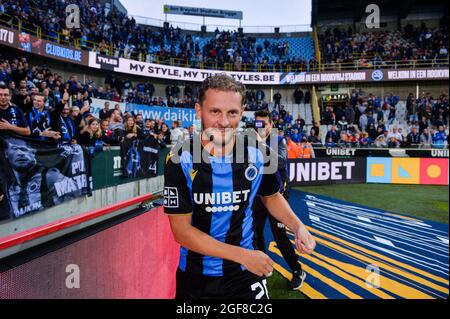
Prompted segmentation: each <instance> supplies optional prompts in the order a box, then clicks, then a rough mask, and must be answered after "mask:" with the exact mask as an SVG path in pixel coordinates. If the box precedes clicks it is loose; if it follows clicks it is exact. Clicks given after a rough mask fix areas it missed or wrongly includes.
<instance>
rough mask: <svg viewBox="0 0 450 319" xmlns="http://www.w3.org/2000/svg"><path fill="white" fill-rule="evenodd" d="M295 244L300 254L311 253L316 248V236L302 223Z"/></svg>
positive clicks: (296, 234)
mask: <svg viewBox="0 0 450 319" xmlns="http://www.w3.org/2000/svg"><path fill="white" fill-rule="evenodd" d="M295 246H296V248H297V250H298V251H299V253H300V254H308V255H310V254H311V253H312V252H313V250H314V248H316V241H315V239H314V237H313V236H312V235H311V234H310V233H309V231H308V229H306V227H305V225H303V224H301V225H300V227H299V228H298V229H297V231H296V233H295Z"/></svg>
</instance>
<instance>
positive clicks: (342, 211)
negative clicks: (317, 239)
mask: <svg viewBox="0 0 450 319" xmlns="http://www.w3.org/2000/svg"><path fill="white" fill-rule="evenodd" d="M318 207H320V208H323V209H331V208H330V207H329V205H326V206H325V207H322V205H319V206H316V208H318ZM332 208H333V209H334V210H333V211H334V212H335V213H336V214H339V215H342V216H346V217H348V216H349V213H351V211H348V210H345V209H343V208H340V207H332ZM355 215H357V214H355ZM369 218H371V220H372V222H373V223H374V220H375V221H379V219H378V218H376V216H372V215H369ZM384 222H385V223H386V224H390V225H393V226H392V229H395V230H396V231H400V230H404V231H407V230H406V229H410V230H411V232H412V233H414V234H415V236H418V235H419V234H417V232H421V233H425V234H427V235H430V236H431V237H433V238H435V236H437V235H438V234H435V233H434V232H429V231H427V230H429V229H427V230H422V229H418V228H416V227H410V226H409V225H408V226H406V225H405V226H403V227H399V226H400V225H399V222H402V221H399V220H395V221H393V222H391V221H386V220H385V221H384ZM374 224H379V225H381V226H383V227H390V226H388V225H386V224H384V223H374ZM402 228H403V229H402ZM434 230H435V231H437V232H440V233H444V232H443V231H439V230H436V229H434ZM444 234H445V235H447V236H448V233H444Z"/></svg>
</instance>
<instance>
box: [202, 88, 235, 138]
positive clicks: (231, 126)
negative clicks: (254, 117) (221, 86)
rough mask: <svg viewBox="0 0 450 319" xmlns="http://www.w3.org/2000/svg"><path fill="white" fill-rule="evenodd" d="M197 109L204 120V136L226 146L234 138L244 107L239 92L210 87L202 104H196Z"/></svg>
mask: <svg viewBox="0 0 450 319" xmlns="http://www.w3.org/2000/svg"><path fill="white" fill-rule="evenodd" d="M195 111H196V113H197V117H198V118H199V119H200V120H201V122H202V130H203V138H205V139H208V140H212V142H213V143H214V144H215V145H218V146H225V145H227V144H228V143H230V142H231V141H232V140H233V136H234V133H235V130H236V128H237V127H238V125H239V121H240V120H241V117H242V113H243V112H244V107H243V105H242V97H241V95H240V94H239V93H238V92H224V91H218V90H212V89H210V90H208V91H206V93H205V99H204V101H203V103H202V105H200V104H198V103H197V104H196V105H195Z"/></svg>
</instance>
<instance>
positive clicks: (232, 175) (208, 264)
mask: <svg viewBox="0 0 450 319" xmlns="http://www.w3.org/2000/svg"><path fill="white" fill-rule="evenodd" d="M240 139H242V141H244V140H245V142H244V145H245V146H244V147H243V148H242V151H243V152H242V151H241V152H237V151H236V149H240V148H239V147H236V145H238V142H239V141H241V140H240ZM237 141H238V142H236V144H235V148H234V150H233V153H232V154H230V155H229V156H226V157H214V156H210V155H209V154H206V155H205V156H203V157H202V160H201V161H196V160H194V157H193V154H194V153H193V149H194V148H195V147H194V146H193V144H195V143H194V142H193V141H187V142H186V143H188V145H189V147H186V146H187V145H186V143H185V145H184V146H185V147H183V148H181V149H179V150H174V151H173V152H171V153H169V155H168V157H167V159H166V166H165V172H164V178H165V180H164V211H165V213H167V214H190V213H192V225H193V226H194V227H196V228H198V229H199V230H201V231H203V232H204V233H206V234H209V235H210V236H212V237H213V238H215V239H216V240H218V241H221V242H224V243H227V244H231V245H235V246H240V247H243V248H246V249H255V247H256V238H255V233H254V228H253V227H254V225H253V211H252V204H253V201H254V199H255V197H256V196H257V195H261V196H270V195H273V194H275V193H277V192H278V191H279V184H278V182H277V178H276V176H275V173H273V174H264V172H267V165H265V164H264V163H267V159H266V157H267V154H268V153H269V152H267V151H266V149H265V148H264V147H259V146H258V147H255V146H253V147H252V146H249V144H248V143H247V138H246V137H245V138H244V137H242V136H239V135H238V136H237ZM199 144H200V143H199ZM239 145H242V144H239ZM253 145H255V144H253ZM186 148H187V149H188V150H183V149H186ZM200 148H201V150H200V152H204V153H205V152H206V151H205V150H204V149H203V148H202V147H200ZM264 153H266V154H264ZM175 155H177V156H175ZM174 158H176V160H174ZM272 160H275V161H276V160H277V159H276V157H272ZM179 268H180V269H181V270H182V271H186V272H190V273H193V274H201V275H206V276H228V275H232V274H234V273H236V271H243V270H245V269H244V267H243V266H241V265H239V264H237V263H235V262H232V261H229V260H223V259H220V258H215V257H211V256H203V255H201V254H198V253H196V252H193V251H189V250H188V249H186V248H184V247H181V251H180V263H179Z"/></svg>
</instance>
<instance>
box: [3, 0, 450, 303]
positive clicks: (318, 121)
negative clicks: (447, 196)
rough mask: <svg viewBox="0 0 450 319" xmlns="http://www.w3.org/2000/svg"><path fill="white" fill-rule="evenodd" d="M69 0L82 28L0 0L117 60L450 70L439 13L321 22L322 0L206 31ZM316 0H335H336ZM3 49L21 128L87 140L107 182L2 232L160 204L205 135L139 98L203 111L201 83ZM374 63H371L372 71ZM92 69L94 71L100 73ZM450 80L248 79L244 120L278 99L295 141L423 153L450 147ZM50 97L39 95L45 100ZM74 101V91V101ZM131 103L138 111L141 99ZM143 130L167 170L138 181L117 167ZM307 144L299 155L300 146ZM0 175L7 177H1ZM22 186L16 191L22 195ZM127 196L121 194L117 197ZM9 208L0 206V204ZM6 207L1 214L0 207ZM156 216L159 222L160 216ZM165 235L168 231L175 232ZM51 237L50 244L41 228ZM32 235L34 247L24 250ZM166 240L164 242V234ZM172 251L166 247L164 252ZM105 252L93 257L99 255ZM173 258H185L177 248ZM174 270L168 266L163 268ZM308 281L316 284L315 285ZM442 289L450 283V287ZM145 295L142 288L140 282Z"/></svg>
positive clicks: (64, 40) (54, 37) (54, 8)
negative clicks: (253, 23) (302, 20)
mask: <svg viewBox="0 0 450 319" xmlns="http://www.w3.org/2000/svg"><path fill="white" fill-rule="evenodd" d="M70 2H73V3H75V4H77V5H79V7H80V8H81V12H82V15H81V17H82V21H81V25H82V26H83V27H82V28H79V29H73V30H70V29H65V28H64V23H63V18H62V17H64V16H65V13H64V9H65V2H64V1H54V0H43V1H37V0H20V1H13V0H0V25H4V26H7V27H9V28H12V29H16V30H17V29H19V30H21V31H25V32H27V33H29V34H31V35H34V36H37V37H40V38H42V39H46V40H49V41H52V42H55V43H58V44H60V45H65V46H69V47H72V48H77V49H82V50H86V51H84V52H86V53H87V51H91V52H96V53H100V54H102V55H107V56H111V57H114V58H118V57H124V58H127V59H132V60H138V61H141V62H151V63H157V64H164V65H172V66H178V67H192V68H199V69H206V70H226V71H243V72H244V71H252V72H280V73H281V72H283V74H282V76H284V75H286V74H285V73H287V72H296V74H295V75H298V74H299V73H300V72H302V73H303V72H314V73H315V74H314V75H317V76H319V75H320V74H317V73H316V72H319V73H320V72H324V71H333V73H334V71H341V70H350V71H356V70H361V69H363V70H366V69H367V70H368V69H370V70H374V69H385V70H393V69H397V68H414V69H415V68H425V67H427V68H428V67H430V68H439V67H441V68H445V67H447V68H448V59H449V56H448V49H449V47H448V44H449V39H448V16H444V17H443V18H441V19H440V20H439V21H438V22H436V19H435V20H433V21H426V20H423V21H420V23H415V24H414V25H412V24H405V23H403V22H399V23H398V25H397V26H396V27H392V26H391V27H384V28H383V30H378V31H370V30H366V29H364V28H361V27H360V26H359V27H356V26H357V22H356V21H358V19H357V18H355V19H353V20H354V21H353V20H349V21H350V22H348V21H347V23H341V25H340V26H338V27H337V26H335V25H332V24H329V23H321V22H318V21H317V11H315V10H317V8H314V6H313V22H312V25H313V26H314V31H313V32H305V33H293V34H275V33H270V34H257V35H255V34H245V33H240V32H238V31H228V30H219V29H216V31H215V32H209V33H204V32H203V33H202V32H194V31H187V30H182V29H180V28H174V27H172V26H169V27H168V28H159V27H155V26H146V25H145V26H144V25H139V24H137V23H136V21H135V20H134V18H132V17H128V16H126V15H125V14H124V13H122V12H120V11H119V10H114V8H113V7H111V5H110V4H109V3H107V2H106V1H93V0H73V1H70ZM320 2H321V4H323V3H327V4H329V2H328V1H323V2H322V1H320ZM337 2H339V3H340V1H337ZM317 3H318V1H313V4H316V5H317ZM355 5H356V4H355ZM322 9H323V7H322ZM355 11H356V10H355ZM336 12H337V11H336ZM330 14H331V15H333V14H334V13H333V12H332V13H330ZM336 15H338V14H337V13H336ZM352 22H353V23H352ZM399 26H400V27H399ZM1 48H2V51H1V52H0V83H1V84H2V85H3V84H4V85H6V86H7V87H8V88H9V92H10V96H11V102H12V104H13V105H14V106H17V109H18V110H20V112H22V113H23V114H24V119H25V124H24V126H28V127H30V128H31V131H32V134H31V137H32V138H34V139H35V140H44V141H52V142H53V141H57V142H61V143H60V144H59V145H63V147H64V146H67V145H69V144H70V145H72V146H73V145H81V146H82V147H83V148H82V149H83V150H87V153H88V154H89V157H88V159H89V161H91V162H89V164H92V170H93V171H94V174H93V185H94V186H93V189H94V191H95V192H97V193H95V194H94V196H92V197H90V196H85V197H80V198H77V199H76V200H77V201H78V202H77V203H76V204H73V202H72V205H73V206H76V208H74V210H69V204H67V203H66V204H65V205H66V206H63V205H61V206H59V208H58V207H56V208H55V207H53V210H52V209H51V208H46V209H45V210H44V212H42V213H43V214H42V216H45V217H43V218H42V219H40V218H39V217H36V215H34V216H32V215H31V214H30V218H29V219H28V221H27V222H24V223H23V224H20V223H18V222H16V221H14V222H12V223H11V225H13V224H14V226H8V227H9V228H7V227H4V228H3V231H2V232H0V234H2V235H11V236H13V237H14V235H15V232H16V226H17V225H19V228H20V227H22V229H21V230H25V231H27V228H31V226H30V225H32V226H36V225H38V226H42V224H43V223H41V224H39V223H40V222H42V221H43V220H44V221H45V222H49V221H55V220H56V219H58V220H59V219H60V218H61V216H63V217H65V218H68V220H63V223H65V224H64V225H66V226H64V227H67V228H69V227H70V226H68V225H73V224H72V223H73V221H72V220H71V219H70V218H74V217H73V216H72V215H77V214H79V213H83V212H85V211H88V210H89V211H90V210H91V209H92V207H95V208H97V207H99V206H102V207H103V208H102V209H101V210H99V211H98V210H94V211H93V212H90V213H91V214H92V216H94V217H92V216H91V217H89V218H92V219H95V218H97V217H98V216H99V215H101V214H103V213H104V212H103V211H108V212H109V213H111V212H113V211H114V209H117V210H125V208H127V207H129V206H130V205H134V206H133V207H134V208H136V207H137V206H139V208H136V209H139V210H140V211H144V210H145V211H146V212H148V211H149V209H152V208H153V206H152V205H153V203H151V204H148V202H147V201H148V200H150V199H151V200H153V198H152V197H153V196H148V194H149V193H152V192H154V193H156V192H158V194H159V193H162V185H163V176H162V170H163V169H162V166H163V165H164V158H165V155H166V154H167V153H168V152H169V151H170V149H171V146H172V145H173V144H175V143H176V142H178V141H180V139H181V140H185V139H193V138H194V137H195V136H196V134H197V126H196V125H194V124H193V123H191V122H189V123H188V124H187V123H185V122H183V121H181V120H180V118H179V117H178V119H170V121H169V119H164V118H163V117H162V116H161V117H159V116H148V115H147V114H151V113H150V112H142V109H144V110H150V111H151V110H152V109H156V108H158V109H162V110H163V111H164V112H166V111H168V110H170V109H175V110H177V112H179V113H178V116H179V114H181V113H182V112H184V111H190V112H192V113H193V110H192V109H193V108H194V105H195V104H196V103H197V102H198V101H199V83H196V82H193V81H191V82H189V81H186V82H184V81H181V80H180V81H178V80H170V79H166V78H162V77H161V78H156V77H155V78H147V77H144V76H143V75H142V74H141V75H132V74H127V75H126V76H124V75H123V74H121V73H119V72H114V71H111V69H106V68H105V69H104V68H102V67H100V68H99V69H96V68H94V67H92V65H90V64H89V63H86V64H85V65H83V66H81V65H76V66H72V67H69V66H67V65H64V64H63V63H62V62H59V61H58V62H57V61H53V60H52V59H51V58H50V57H44V56H38V58H34V54H33V52H31V53H25V52H23V51H20V52H18V51H17V48H11V46H8V47H7V46H3V44H2V46H1ZM4 48H5V50H3V49H4ZM66 64H69V63H66ZM120 72H122V71H120ZM371 72H373V71H369V72H368V73H367V74H370V73H371ZM330 73H331V72H330ZM92 74H95V76H93V77H92V78H91V77H90V75H92ZM318 78H320V77H318ZM368 78H370V76H368ZM416 82H417V83H416ZM447 84H448V79H447V80H446V81H443V82H442V83H441V82H438V81H431V80H430V81H421V80H417V81H409V82H407V81H397V82H395V83H392V82H375V80H374V81H372V82H370V80H367V81H365V82H364V83H358V82H355V83H352V82H344V83H343V84H341V82H339V83H338V84H336V83H331V82H326V83H325V82H323V83H322V82H318V83H317V85H313V84H310V83H308V84H301V85H298V86H297V87H294V85H281V84H280V85H256V84H250V85H247V92H246V96H245V101H244V107H245V112H244V117H243V119H242V123H240V127H241V128H242V127H253V124H254V122H253V117H254V112H255V111H257V110H264V109H268V110H269V111H270V112H271V115H272V119H273V122H274V127H275V128H277V129H278V131H279V134H280V135H283V136H285V137H289V142H290V143H291V142H292V143H293V144H295V145H296V147H302V146H301V144H302V142H303V143H310V144H311V145H312V146H313V147H314V149H316V150H321V151H323V153H325V152H327V151H329V150H330V149H332V150H337V149H338V148H339V149H342V150H355V151H367V153H364V152H362V153H363V154H369V153H370V152H372V151H374V152H377V151H384V152H383V154H384V155H383V156H387V155H386V154H388V153H390V152H391V151H394V152H393V153H395V151H406V149H408V150H410V149H414V150H413V151H417V150H415V149H416V148H421V149H422V151H427V152H430V153H431V152H432V151H435V150H436V149H438V150H443V151H447V157H448V145H449V104H448V89H447V88H446V85H447ZM295 85H297V84H295ZM299 91H301V94H300V93H299ZM410 92H412V93H410ZM41 96H42V97H43V104H42V105H41V104H40V103H41V102H40V101H39V100H40V98H39V97H41ZM66 99H67V103H64V102H65V100H66ZM93 99H97V100H99V101H101V103H102V105H104V108H103V109H101V110H100V112H99V113H98V118H97V115H95V116H94V114H92V113H91V110H92V103H93V102H92V100H93ZM122 106H123V108H122ZM8 107H9V106H8ZM133 107H135V108H137V109H139V110H141V111H135V110H134V109H133ZM14 110H15V109H14ZM178 110H182V111H178ZM0 111H3V109H2V110H0ZM3 115H4V113H3V112H0V120H3V119H4V117H2V116H3ZM47 120H48V121H50V123H49V122H46V123H45V125H44V123H43V121H44V122H45V121H47ZM169 122H170V123H169ZM13 125H16V126H17V123H16V122H14V123H13ZM49 126H50V128H51V129H50V132H49V133H47V135H39V134H37V135H36V131H38V133H39V131H40V133H42V131H45V130H46V129H48V128H49ZM68 127H70V128H71V129H70V130H69V129H68ZM2 131H8V127H7V126H5V124H2V123H1V122H0V133H3V132H2ZM33 133H34V135H33ZM136 141H138V142H140V141H145V142H149V141H151V142H154V143H153V144H151V147H149V146H148V145H147V144H145V146H143V147H142V149H143V148H144V147H148V149H152V150H153V151H155V150H156V151H155V153H157V156H159V159H158V161H159V164H158V165H159V166H158V168H155V167H153V168H154V172H155V175H154V176H153V177H154V178H153V177H152V178H147V177H145V178H143V177H142V180H141V177H138V176H137V175H129V176H125V173H122V175H121V173H120V172H118V171H120V170H122V172H124V171H127V170H129V167H124V166H125V165H124V161H123V157H126V156H128V155H129V153H131V152H129V149H128V151H127V152H129V153H127V154H126V156H124V154H123V153H124V152H123V150H122V148H123V149H125V146H126V147H128V146H129V145H130V144H131V145H136V144H133V143H134V142H136ZM44 143H45V142H44ZM55 144H56V143H55ZM291 145H292V144H291ZM1 146H2V147H4V146H3V145H1ZM136 149H137V147H136ZM397 149H400V150H397ZM419 151H420V150H419ZM399 153H401V152H399ZM299 154H300V155H299V157H302V156H303V154H301V153H299ZM313 154H314V151H313ZM133 156H136V155H135V154H133ZM363 156H367V155H363ZM389 156H390V155H389ZM130 157H131V156H130ZM313 157H314V156H313ZM430 157H431V155H430ZM433 157H434V155H433ZM310 158H311V153H309V156H308V157H306V156H305V157H303V159H304V160H306V159H310ZM291 159H293V160H297V159H296V158H291ZM327 160H328V158H327ZM357 160H362V159H361V158H358V159H357ZM431 160H435V159H431ZM364 161H365V159H364ZM136 162H138V160H136V157H134V158H131V159H130V161H129V162H127V164H129V163H131V164H133V163H136ZM358 163H359V162H358ZM364 163H365V162H364ZM433 163H434V162H433ZM147 164H148V163H147ZM430 165H431V164H430ZM148 166H151V165H148ZM133 169H135V167H133ZM434 169H435V170H436V168H434ZM305 172H306V171H305ZM430 172H431V173H430V174H429V175H439V174H437V173H436V174H434V173H435V171H433V169H431V170H430ZM439 172H441V171H439ZM442 172H444V170H442ZM45 173H46V174H47V171H45ZM96 174H97V175H96ZM102 174H103V175H105V176H106V175H107V177H105V176H103V177H104V178H103V179H102V180H101V182H99V180H100V178H99V177H98V176H100V175H102ZM375 175H376V174H375ZM441 175H442V174H441ZM42 176H44V175H42ZM118 176H120V178H119V177H118ZM311 177H312V173H311ZM116 178H117V179H116ZM126 178H129V179H128V180H127V179H126ZM364 178H365V177H364ZM389 178H390V177H389ZM421 178H422V177H421ZM0 182H1V183H3V181H2V180H0ZM359 182H366V180H364V181H363V180H359ZM444 183H445V181H444ZM41 184H42V182H41ZM122 184H123V185H125V186H123V185H122ZM447 184H448V176H447ZM0 185H1V184H0ZM25 186H26V185H25ZM21 187H22V185H21ZM1 190H2V189H1V188H0V191H1ZM21 193H22V192H19V194H17V196H16V197H17V198H20V197H22V195H23V194H21ZM143 194H147V195H146V196H144V197H142V198H137V199H136V198H135V199H132V200H130V198H129V197H130V196H142V195H143ZM83 195H87V194H83ZM3 199H4V197H3V194H1V193H0V204H1V202H2V200H3ZM121 200H124V201H125V203H124V204H123V203H121ZM128 201H131V202H132V204H130V203H129V202H128ZM110 204H113V206H114V205H115V206H117V205H118V207H119V208H110V207H109V206H107V205H110ZM159 204H160V203H157V204H155V206H157V205H159ZM127 205H128V206H127ZM147 205H148V206H147ZM104 206H107V207H106V208H105V207H104ZM135 206H136V207H135ZM1 208H2V207H1V206H0V210H1ZM88 208H89V209H88ZM160 212H161V210H160ZM128 213H129V212H127V214H128ZM105 214H108V213H105ZM1 215H2V214H0V218H3V217H4V216H1ZM118 215H119V214H118ZM16 217H18V216H16ZM113 217H114V218H115V217H116V216H113ZM147 217H148V216H147ZM82 218H85V216H82ZM130 218H131V219H132V218H133V217H130ZM158 218H159V217H158ZM161 218H162V217H161ZM24 220H25V218H24ZM147 222H148V224H151V221H149V220H147ZM160 222H161V221H160ZM8 223H9V221H8V220H7V221H2V222H1V223H0V225H1V226H3V225H7V224H8ZM81 223H82V222H81ZM161 224H162V225H163V226H164V227H163V228H161V229H163V230H164V234H165V235H166V236H167V234H168V231H169V226H168V225H167V223H166V224H163V222H161ZM8 225H10V224H8ZM143 225H147V224H146V223H143ZM158 225H159V224H158ZM57 226H58V225H57ZM105 227H107V226H105ZM142 227H143V226H142ZM154 227H156V226H154ZM38 228H39V227H38ZM128 231H129V230H128ZM159 232H162V230H159ZM130 233H133V232H132V231H130ZM137 233H138V235H139V236H137V237H138V239H137V240H139V241H141V242H142V241H144V240H143V238H141V237H140V236H144V235H145V231H143V232H140V231H139V232H137ZM137 233H136V234H137ZM125 234H128V233H127V232H126V233H125ZM141 234H144V235H141ZM155 234H158V235H155V237H159V235H160V233H158V232H155ZM111 236H114V235H111ZM0 237H2V236H0ZM25 237H26V236H25ZM55 237H56V236H55ZM144 237H145V236H144ZM130 238H134V237H132V236H130ZM46 239H47V238H46ZM8 240H9V238H7V240H3V241H2V238H0V252H1V251H2V248H1V247H6V246H5V245H11V246H14V245H13V244H11V243H14V241H11V240H9V241H8ZM15 240H16V239H15ZM20 240H21V239H19V240H18V241H20ZM160 240H161V238H160ZM164 240H167V242H169V241H170V239H166V238H165V237H164ZM30 241H32V240H30ZM130 241H132V240H130ZM161 241H162V240H161ZM42 242H44V243H45V240H43V241H42ZM5 243H6V244H5ZM40 243H41V242H39V244H40ZM171 243H173V244H175V243H174V242H171ZM19 244H22V243H21V242H19ZM34 244H35V243H34V242H33V243H32V244H30V245H29V246H27V245H24V246H23V247H21V248H18V250H20V249H25V248H29V247H32V246H33V245H34ZM94 244H95V243H94ZM447 244H448V240H447ZM2 245H3V246H2ZM133 245H134V243H132V242H128V244H127V245H126V246H124V247H122V248H123V249H125V250H128V247H133ZM161 245H164V241H162V244H161ZM174 246H175V245H174ZM8 248H10V247H9V246H8ZM175 249H177V248H175ZM148 250H149V249H148V247H143V248H142V251H148ZM10 252H11V251H9V252H8V254H9V253H10ZM12 252H13V253H15V252H16V251H13V250H12ZM13 253H11V254H13ZM164 253H165V252H162V251H161V252H158V254H160V255H164ZM91 254H92V255H95V254H94V253H91ZM2 256H3V255H1V256H0V257H2ZM95 257H96V256H91V258H92V259H94V260H95ZM171 257H174V256H171ZM172 259H173V260H174V263H173V265H175V263H176V259H177V258H176V257H174V258H172ZM138 262H140V261H138ZM138 262H136V263H138ZM447 263H448V260H447ZM13 264H14V263H12V265H13ZM152 265H153V267H154V268H156V267H155V265H154V264H152ZM0 266H2V265H0ZM154 268H152V269H154ZM0 271H1V268H0ZM155 271H156V270H155ZM0 274H1V272H0ZM170 275H171V273H170V272H169V271H168V270H167V273H166V274H165V276H166V277H167V276H170ZM324 276H325V275H324ZM166 277H164V278H166ZM126 282H127V284H130V282H133V279H132V278H127V281H126ZM447 285H448V283H447ZM0 286H1V285H0ZM156 286H157V284H156V283H155V284H153V285H152V286H151V287H152V290H153V291H156V290H158V287H156ZM166 288H173V287H166ZM142 289H143V290H145V289H144V288H142ZM306 289H312V288H311V287H310V286H308V287H306ZM119 290H120V289H117V287H116V291H115V294H117V295H120V294H121V293H122V291H119ZM167 290H171V291H170V292H168V293H166V294H164V295H162V297H168V296H169V297H173V293H174V291H173V290H174V289H167ZM446 291H447V294H448V289H447V290H446ZM139 293H142V292H141V290H139ZM147 293H148V291H147ZM43 294H44V293H43ZM150 295H151V294H150ZM94 296H95V295H94ZM139 296H140V295H139ZM151 296H153V295H151ZM407 296H414V294H408V295H407ZM0 297H1V296H0ZM133 297H134V295H133ZM157 297H160V296H157Z"/></svg>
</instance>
